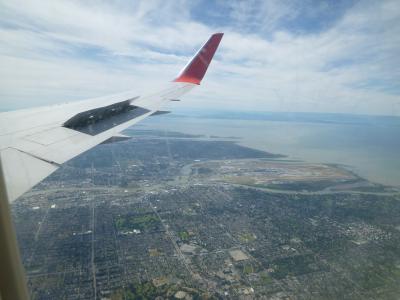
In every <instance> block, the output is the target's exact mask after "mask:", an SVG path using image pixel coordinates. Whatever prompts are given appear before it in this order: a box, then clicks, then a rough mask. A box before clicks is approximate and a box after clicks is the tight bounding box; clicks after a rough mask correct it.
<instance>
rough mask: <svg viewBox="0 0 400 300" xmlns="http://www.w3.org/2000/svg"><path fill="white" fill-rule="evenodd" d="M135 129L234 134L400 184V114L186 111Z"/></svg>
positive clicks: (259, 145) (271, 148) (274, 149)
mask: <svg viewBox="0 0 400 300" xmlns="http://www.w3.org/2000/svg"><path fill="white" fill-rule="evenodd" d="M135 128H136V129H139V128H140V129H149V130H166V131H176V132H181V133H187V134H196V135H204V136H205V138H209V139H218V138H223V139H227V140H230V139H231V140H235V141H236V142H237V143H239V144H241V145H243V146H247V147H252V148H256V149H260V150H265V151H268V152H272V153H277V154H284V155H287V156H288V158H289V159H295V160H302V161H307V162H318V163H334V164H341V165H345V166H347V167H348V168H350V169H351V170H352V171H354V172H355V173H357V174H358V175H360V176H361V177H364V178H367V179H369V180H371V181H373V182H377V183H382V184H386V185H392V186H400V118H398V117H375V116H374V117H371V116H359V115H340V114H315V113H238V112H235V113H232V112H214V113H212V114H210V113H187V114H168V115H162V116H157V117H151V118H147V119H146V120H144V121H143V122H141V123H140V124H138V125H136V127H135ZM228 137H229V138H228ZM232 137H236V138H232Z"/></svg>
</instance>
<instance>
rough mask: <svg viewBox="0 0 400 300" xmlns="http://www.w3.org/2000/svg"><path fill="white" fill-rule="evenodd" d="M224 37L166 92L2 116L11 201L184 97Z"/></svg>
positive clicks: (0, 149)
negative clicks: (63, 165) (103, 143)
mask: <svg viewBox="0 0 400 300" xmlns="http://www.w3.org/2000/svg"><path fill="white" fill-rule="evenodd" d="M222 36H223V34H222V33H217V34H213V35H212V36H211V37H210V38H209V40H208V41H207V42H206V43H205V44H204V46H203V47H202V48H200V50H199V51H198V52H197V53H196V55H195V56H194V57H193V58H192V60H191V61H190V62H189V63H188V64H187V65H186V67H185V68H184V69H183V70H182V72H181V73H180V74H179V76H178V77H177V78H176V79H175V80H174V81H173V82H171V83H169V85H168V87H167V88H165V89H164V90H162V91H159V92H156V93H152V94H149V95H145V96H138V95H136V94H135V93H134V92H125V93H121V94H118V95H112V96H106V97H101V98H95V99H89V100H84V101H79V102H74V103H68V104H61V105H54V106H49V107H41V108H35V109H27V110H19V111H13V112H4V113H0V159H1V165H2V168H3V175H4V177H5V182H6V190H7V195H8V198H9V201H13V200H15V199H16V198H17V197H19V196H20V195H22V194H23V193H25V192H26V191H28V190H29V189H31V188H32V187H33V186H34V185H36V184H37V183H39V182H40V181H41V180H43V179H44V178H46V177H47V176H49V175H50V174H51V173H52V172H54V171H55V170H57V169H58V168H59V167H60V165H61V164H63V163H65V162H66V161H68V160H70V159H72V158H73V157H75V156H77V155H79V154H81V153H83V152H85V151H87V150H89V149H90V148H93V147H94V146H96V145H98V144H100V143H102V142H105V141H107V140H108V139H110V138H112V137H114V136H116V137H118V136H120V135H119V133H120V132H121V131H122V130H124V129H126V128H128V127H130V126H132V125H134V124H135V123H137V122H139V121H141V120H143V119H144V118H146V117H148V116H149V115H151V114H153V113H156V112H157V111H159V110H160V108H161V107H162V106H163V105H164V104H165V103H167V102H169V101H173V100H176V99H180V98H181V97H182V96H183V95H184V94H186V93H187V92H189V91H190V90H191V89H192V88H194V87H195V86H197V85H199V84H200V82H201V80H202V78H203V77H204V75H205V73H206V71H207V68H208V65H209V64H210V62H211V60H212V58H213V56H214V53H215V51H216V50H217V47H218V45H219V43H220V41H221V39H222Z"/></svg>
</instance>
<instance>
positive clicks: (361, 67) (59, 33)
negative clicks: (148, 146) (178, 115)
mask: <svg viewBox="0 0 400 300" xmlns="http://www.w3.org/2000/svg"><path fill="white" fill-rule="evenodd" d="M261 2H262V3H266V4H263V5H261V4H260V3H259V6H258V7H257V8H258V9H254V8H250V6H249V4H247V5H246V4H245V3H247V2H237V3H234V4H230V5H229V10H228V9H227V11H229V15H227V16H226V17H227V18H230V20H231V26H230V25H229V22H228V25H224V27H223V28H222V27H219V28H214V27H211V26H209V25H207V24H206V21H205V20H202V21H199V20H194V19H193V18H192V17H191V8H192V7H191V5H192V3H190V2H186V1H139V2H134V3H133V4H131V3H129V4H127V3H125V2H123V1H117V2H92V1H88V2H87V1H82V2H79V1H50V0H48V1H0V19H1V20H2V21H1V22H0V37H1V40H2V41H3V42H2V43H1V44H0V64H1V70H0V76H1V78H2V80H1V81H0V91H1V92H0V95H1V99H2V100H0V101H1V103H0V109H1V108H3V109H8V108H12V107H15V108H16V107H18V108H19V107H24V106H34V105H38V104H46V103H54V102H62V101H65V100H75V99H80V98H85V97H92V96H98V95H104V94H107V93H114V92H119V91H123V90H130V89H137V90H138V93H140V92H141V91H142V90H145V89H148V90H150V91H151V90H152V89H153V88H154V85H158V84H159V83H162V82H163V81H165V80H170V79H172V78H173V76H174V75H175V74H176V73H177V72H178V71H179V70H180V68H181V67H182V66H183V65H184V64H185V62H186V60H187V59H188V58H189V56H190V53H193V52H194V51H195V50H196V47H198V46H199V45H200V44H201V43H203V42H204V40H205V39H207V37H208V36H209V34H210V33H212V32H215V31H224V32H225V36H224V39H223V41H222V44H221V48H220V50H219V52H218V54H217V57H216V60H215V61H214V62H213V64H212V67H211V68H210V70H209V73H208V74H207V76H206V78H205V80H204V84H203V86H202V87H201V88H199V89H197V90H196V91H195V92H194V93H193V94H191V96H189V97H187V98H186V99H188V100H187V101H184V102H181V103H179V106H183V107H209V108H217V109H220V108H225V107H227V106H229V107H232V108H236V109H248V110H254V109H256V110H260V109H261V110H268V111H272V110H280V111H330V112H352V113H375V114H397V115H400V97H399V94H400V87H399V86H398V82H400V74H399V71H398V70H400V61H399V58H398V53H400V38H399V37H400V28H399V25H400V21H399V20H400V18H399V12H400V9H399V8H400V5H399V4H398V2H397V1H382V2H367V1H362V2H359V3H358V4H357V5H355V6H353V7H352V8H350V9H349V10H348V11H347V12H346V13H345V14H344V16H343V17H342V18H339V19H338V20H337V21H336V23H333V24H332V26H331V27H329V28H327V29H324V30H322V31H315V32H309V33H307V34H306V33H304V32H302V33H298V32H295V31H289V30H287V29H284V28H282V27H280V26H278V24H282V22H285V20H289V19H293V18H295V17H296V16H297V15H298V14H299V11H300V10H299V9H298V7H296V6H293V5H290V2H285V1H272V2H264V1H261ZM297 5H298V4H297ZM318 9H319V10H320V9H321V7H318ZM303 11H304V8H303ZM249 20H252V23H251V24H250V25H251V27H252V28H254V27H257V26H256V25H257V24H260V30H259V31H254V32H251V33H248V30H247V31H246V30H240V28H238V24H239V25H240V24H245V23H246V22H249ZM225 23H226V22H225ZM250 25H249V26H250ZM266 32H267V33H268V34H265V33H266Z"/></svg>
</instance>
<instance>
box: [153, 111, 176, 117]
mask: <svg viewBox="0 0 400 300" xmlns="http://www.w3.org/2000/svg"><path fill="white" fill-rule="evenodd" d="M169 113H171V112H170V111H168V110H157V111H155V112H153V113H152V114H151V115H150V116H159V115H165V114H169Z"/></svg>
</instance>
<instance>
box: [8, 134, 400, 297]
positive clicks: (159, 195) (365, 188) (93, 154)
mask: <svg viewBox="0 0 400 300" xmlns="http://www.w3.org/2000/svg"><path fill="white" fill-rule="evenodd" d="M126 133H128V134H129V135H132V136H133V138H132V139H131V140H128V141H125V142H121V143H117V144H104V145H100V146H98V147H96V148H95V149H93V150H91V151H89V152H87V153H85V154H83V155H81V156H79V157H77V158H76V159H74V160H72V161H71V162H69V163H67V164H66V165H65V166H63V167H62V168H61V169H60V170H58V171H57V172H55V173H54V174H53V175H52V176H50V177H49V178H47V179H46V180H45V181H44V182H43V183H41V184H39V185H38V186H36V187H35V188H34V189H33V190H32V191H31V192H29V193H27V194H26V195H24V196H23V197H21V198H20V199H18V200H17V201H15V202H14V203H13V207H12V208H13V214H14V220H15V223H16V228H17V232H18V240H19V244H20V248H21V252H22V258H23V262H24V265H25V268H26V271H27V274H28V279H29V287H30V291H31V296H32V298H33V299H94V298H97V299H376V298H379V299H396V297H398V295H399V294H400V285H399V283H400V219H399V217H398V216H399V215H400V193H399V191H398V189H396V188H393V187H388V186H383V185H380V184H376V183H372V182H369V181H368V180H365V179H363V178H361V177H359V176H358V175H356V174H354V173H353V172H351V171H350V170H348V169H347V168H345V167H343V166H337V165H327V164H309V163H305V162H299V161H289V160H287V159H285V157H283V156H282V155H279V154H273V153H268V152H264V151H259V150H256V149H251V148H247V147H243V146H240V145H239V144H237V143H236V141H234V140H232V141H229V140H226V138H222V137H210V139H209V140H204V136H202V135H186V134H180V133H174V132H165V131H148V130H147V131H146V130H135V129H130V130H128V131H127V132H126Z"/></svg>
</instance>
